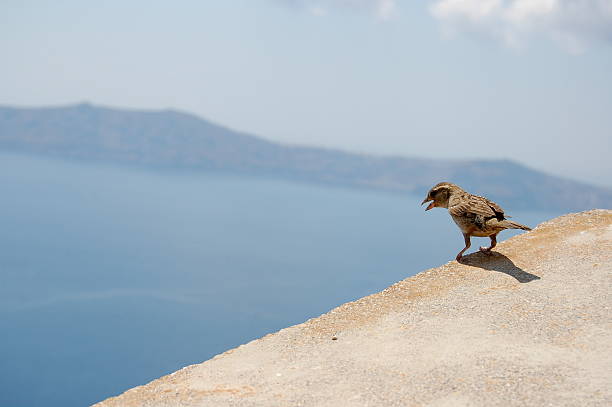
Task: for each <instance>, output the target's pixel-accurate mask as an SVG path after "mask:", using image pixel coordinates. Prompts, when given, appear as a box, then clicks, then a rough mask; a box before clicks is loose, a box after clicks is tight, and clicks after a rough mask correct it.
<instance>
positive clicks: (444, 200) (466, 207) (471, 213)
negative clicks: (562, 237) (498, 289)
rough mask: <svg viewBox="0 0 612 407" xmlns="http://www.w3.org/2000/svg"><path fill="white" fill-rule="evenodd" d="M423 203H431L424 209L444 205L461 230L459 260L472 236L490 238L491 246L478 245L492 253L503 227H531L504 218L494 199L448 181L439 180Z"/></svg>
mask: <svg viewBox="0 0 612 407" xmlns="http://www.w3.org/2000/svg"><path fill="white" fill-rule="evenodd" d="M430 201H431V202H430ZM426 202H430V204H429V205H428V206H427V207H426V208H425V210H426V211H428V210H430V209H432V208H447V209H448V213H449V214H450V216H451V218H453V220H454V221H455V223H456V224H457V226H459V229H461V233H463V238H464V240H465V247H464V248H463V250H461V251H460V252H459V254H457V257H456V260H457V261H458V262H461V258H462V257H463V253H465V251H466V250H467V249H469V248H470V246H471V241H470V238H471V237H472V236H477V237H489V238H490V239H491V246H489V247H481V248H480V251H481V252H483V253H485V254H491V250H493V248H494V247H495V246H496V245H497V234H498V233H499V232H501V231H502V230H505V229H522V230H527V231H529V230H531V228H530V227H529V226H525V225H521V224H520V223H517V222H513V221H511V220H508V219H506V215H505V214H504V210H503V209H502V208H501V206H499V205H498V204H496V203H495V202H493V201H491V200H489V199H487V198H485V197H483V196H478V195H472V194H470V193H469V192H466V191H464V190H463V188H461V187H460V186H459V185H455V184H452V183H450V182H440V183H439V184H436V185H435V186H434V187H433V188H431V189H430V190H429V192H428V193H427V196H426V197H425V199H424V200H423V202H421V206H422V205H424V204H425V203H426Z"/></svg>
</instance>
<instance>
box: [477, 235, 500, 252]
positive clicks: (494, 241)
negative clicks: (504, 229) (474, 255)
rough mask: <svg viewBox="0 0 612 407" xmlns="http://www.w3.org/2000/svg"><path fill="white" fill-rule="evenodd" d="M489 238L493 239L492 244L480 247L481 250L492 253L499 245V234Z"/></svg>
mask: <svg viewBox="0 0 612 407" xmlns="http://www.w3.org/2000/svg"><path fill="white" fill-rule="evenodd" d="M489 238H490V239H491V246H489V247H481V248H480V251H481V252H483V253H486V254H491V250H492V249H493V248H494V247H495V245H497V235H491V236H489Z"/></svg>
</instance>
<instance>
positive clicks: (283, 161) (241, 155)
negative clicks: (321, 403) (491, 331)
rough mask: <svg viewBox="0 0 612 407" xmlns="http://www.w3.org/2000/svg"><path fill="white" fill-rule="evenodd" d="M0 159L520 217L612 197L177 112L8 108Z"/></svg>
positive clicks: (0, 116) (602, 204)
mask: <svg viewBox="0 0 612 407" xmlns="http://www.w3.org/2000/svg"><path fill="white" fill-rule="evenodd" d="M0 150H3V151H11V152H20V153H36V154H41V155H46V156H55V157H62V158H74V159H80V160H86V161H102V162H111V163H119V164H130V165H137V166H142V167H149V168H158V169H159V168H172V169H190V170H202V171H224V172H233V173H239V174H251V175H257V176H265V177H275V178H284V179H290V180H299V181H307V182H317V183H324V184H328V185H338V186H349V187H362V188H370V189H378V190H387V191H397V192H408V193H415V194H419V195H423V196H424V194H425V191H426V190H427V189H428V188H430V187H431V186H432V185H434V184H435V183H437V182H439V181H443V180H444V181H451V182H456V183H458V184H459V185H461V186H463V187H465V188H466V189H467V190H469V191H470V192H474V193H478V194H486V195H487V196H488V197H491V198H492V199H494V200H497V201H499V202H500V203H501V204H502V205H503V206H507V207H509V208H515V209H538V210H555V211H556V210H559V211H576V210H584V209H590V208H610V207H612V190H610V189H605V188H600V187H595V186H591V185H588V184H584V183H580V182H576V181H572V180H569V179H564V178H560V177H556V176H552V175H547V174H544V173H542V172H539V171H535V170H533V169H530V168H527V167H524V166H522V165H520V164H518V163H515V162H512V161H508V160H440V159H424V158H408V157H384V156H371V155H361V154H352V153H347V152H342V151H337V150H330V149H323V148H313V147H301V146H291V145H283V144H277V143H273V142H270V141H267V140H264V139H262V138H259V137H256V136H253V135H250V134H245V133H240V132H236V131H233V130H230V129H228V128H225V127H222V126H218V125H216V124H213V123H211V122H208V121H206V120H203V119H201V118H199V117H196V116H193V115H190V114H185V113H181V112H177V111H173V110H163V111H133V110H119V109H110V108H105V107H98V106H92V105H90V104H79V105H75V106H68V107H53V108H13V107H0Z"/></svg>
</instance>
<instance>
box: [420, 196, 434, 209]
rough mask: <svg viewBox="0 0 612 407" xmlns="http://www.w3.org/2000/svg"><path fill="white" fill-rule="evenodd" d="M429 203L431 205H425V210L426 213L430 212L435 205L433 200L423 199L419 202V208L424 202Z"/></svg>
mask: <svg viewBox="0 0 612 407" xmlns="http://www.w3.org/2000/svg"><path fill="white" fill-rule="evenodd" d="M429 201H431V203H430V204H429V205H427V208H425V210H426V211H428V210H430V209H431V208H433V207H434V206H435V205H434V204H435V202H434V200H433V199H431V198H425V199H423V202H421V206H423V204H424V203H425V202H429Z"/></svg>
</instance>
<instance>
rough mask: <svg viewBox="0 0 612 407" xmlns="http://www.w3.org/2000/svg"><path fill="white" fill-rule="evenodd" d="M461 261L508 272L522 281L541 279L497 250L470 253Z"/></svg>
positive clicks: (487, 268)
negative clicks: (487, 252) (488, 252)
mask: <svg viewBox="0 0 612 407" xmlns="http://www.w3.org/2000/svg"><path fill="white" fill-rule="evenodd" d="M461 263H462V264H466V265H468V266H473V267H480V268H482V269H485V270H493V271H498V272H500V273H504V274H507V275H509V276H512V277H514V278H515V279H516V280H517V281H518V282H520V283H529V282H531V281H533V280H539V279H540V277H538V276H536V275H535V274H531V273H528V272H527V271H525V270H523V269H522V268H520V267H518V266H517V265H516V264H514V263H513V262H512V260H510V259H509V258H508V257H506V256H504V255H503V254H501V253H499V252H495V251H493V252H491V253H490V254H485V253H482V252H476V253H472V254H469V255H467V256H464V257H463V259H461Z"/></svg>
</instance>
